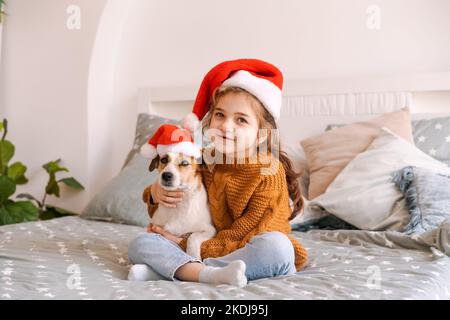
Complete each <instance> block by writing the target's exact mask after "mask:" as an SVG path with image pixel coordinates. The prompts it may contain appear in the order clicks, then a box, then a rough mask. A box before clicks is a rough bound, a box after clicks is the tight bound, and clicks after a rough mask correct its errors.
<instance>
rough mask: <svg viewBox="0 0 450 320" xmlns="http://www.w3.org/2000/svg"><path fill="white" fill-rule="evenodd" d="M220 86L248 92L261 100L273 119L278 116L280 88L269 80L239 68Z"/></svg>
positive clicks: (276, 118) (280, 99)
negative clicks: (237, 88)
mask: <svg viewBox="0 0 450 320" xmlns="http://www.w3.org/2000/svg"><path fill="white" fill-rule="evenodd" d="M222 87H223V88H226V87H239V88H242V89H244V90H246V91H248V92H250V93H251V94H253V95H254V96H255V97H257V98H258V99H259V100H260V101H261V103H262V104H263V105H264V107H265V108H266V109H267V111H269V112H270V114H271V115H272V116H273V118H274V119H275V121H276V120H278V118H279V117H280V111H281V102H282V96H281V90H280V88H278V87H277V86H276V85H275V84H274V83H273V82H271V81H270V80H266V79H263V78H258V77H256V76H254V75H252V74H251V73H250V72H248V71H245V70H239V71H236V72H235V73H234V74H233V75H232V76H231V77H229V78H228V79H227V80H225V81H224V82H223V83H222V85H221V88H222Z"/></svg>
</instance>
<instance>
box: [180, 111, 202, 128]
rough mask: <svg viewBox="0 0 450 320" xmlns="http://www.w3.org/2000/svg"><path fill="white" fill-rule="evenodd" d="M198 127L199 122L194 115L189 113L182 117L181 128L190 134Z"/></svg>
mask: <svg viewBox="0 0 450 320" xmlns="http://www.w3.org/2000/svg"><path fill="white" fill-rule="evenodd" d="M199 125H200V120H198V117H197V115H196V114H195V113H193V112H191V113H189V114H187V115H186V116H184V118H183V128H184V129H186V130H189V131H190V132H194V131H195V130H197V129H198V127H199Z"/></svg>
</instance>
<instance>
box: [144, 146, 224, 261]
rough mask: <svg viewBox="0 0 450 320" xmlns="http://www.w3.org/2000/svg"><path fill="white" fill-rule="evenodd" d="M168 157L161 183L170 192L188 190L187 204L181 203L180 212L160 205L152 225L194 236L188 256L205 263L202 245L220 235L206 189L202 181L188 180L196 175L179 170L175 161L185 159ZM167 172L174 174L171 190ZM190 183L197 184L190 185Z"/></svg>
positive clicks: (189, 239)
mask: <svg viewBox="0 0 450 320" xmlns="http://www.w3.org/2000/svg"><path fill="white" fill-rule="evenodd" d="M168 156H169V159H170V160H169V162H168V163H167V164H166V165H165V166H164V167H163V168H162V169H161V167H162V166H158V170H159V172H160V175H159V183H160V185H161V187H162V188H163V189H167V190H175V189H179V188H181V189H184V196H183V200H182V201H181V202H179V203H177V206H176V208H167V207H165V206H163V205H159V206H158V209H157V210H156V211H155V213H154V215H153V218H152V223H153V224H156V225H159V226H161V227H163V228H164V230H166V231H168V232H170V233H172V234H174V235H177V236H182V235H184V234H186V233H192V234H191V235H190V236H189V238H188V241H187V247H186V253H187V254H189V255H190V256H192V257H194V258H196V259H200V260H201V244H202V242H203V241H205V240H208V239H211V238H212V237H214V236H215V234H216V229H215V228H214V225H213V222H212V219H211V214H210V211H209V204H208V196H207V193H206V189H205V187H204V185H203V182H202V180H201V179H186V177H184V176H186V175H191V176H192V175H194V174H195V172H192V171H190V172H187V173H186V171H183V172H182V171H181V170H180V169H179V165H178V164H177V163H175V160H174V159H181V158H183V156H182V155H180V154H175V153H169V154H168ZM184 158H185V157H184ZM187 170H195V168H194V166H190V167H188V169H187ZM165 172H171V173H172V174H173V177H174V178H173V182H172V185H171V186H164V183H163V179H162V175H163V173H165ZM190 180H193V181H191V182H189V181H190Z"/></svg>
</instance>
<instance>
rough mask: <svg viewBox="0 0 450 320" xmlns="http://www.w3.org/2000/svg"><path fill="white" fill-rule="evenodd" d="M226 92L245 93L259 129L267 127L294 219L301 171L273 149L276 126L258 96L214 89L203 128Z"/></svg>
mask: <svg viewBox="0 0 450 320" xmlns="http://www.w3.org/2000/svg"><path fill="white" fill-rule="evenodd" d="M228 93H234V94H246V95H247V97H248V98H250V101H251V105H252V107H253V108H254V110H255V113H256V115H257V117H258V122H259V129H267V140H266V141H267V150H268V151H269V152H271V153H275V152H274V151H276V152H277V153H278V155H279V160H280V162H281V163H282V164H283V167H284V171H285V172H286V182H287V186H288V191H289V197H290V198H291V199H292V201H293V203H294V208H293V210H292V215H291V217H290V218H289V219H290V220H292V219H294V218H295V217H296V216H297V215H298V214H299V213H301V212H302V210H303V206H304V201H303V197H302V193H301V189H300V185H299V183H298V178H299V177H301V176H302V174H303V173H302V172H300V173H298V172H295V171H294V170H293V168H292V163H291V160H290V159H289V158H288V156H287V154H286V153H285V152H284V151H282V150H281V148H278V149H277V150H275V148H277V147H278V146H273V145H272V137H271V129H278V128H277V125H276V122H275V120H274V118H273V116H272V115H271V114H270V112H269V111H267V109H266V108H264V106H263V105H262V104H261V102H260V101H259V100H258V98H256V97H255V96H254V95H253V94H251V93H250V92H248V91H246V90H244V89H242V88H239V87H227V88H225V89H221V90H219V89H216V90H215V91H214V94H213V95H212V99H211V101H210V103H209V112H208V113H207V114H206V116H205V119H204V121H202V122H203V124H204V127H203V129H205V127H206V126H208V125H209V124H210V123H211V117H212V114H213V112H214V108H215V106H216V105H217V103H218V101H219V99H220V98H221V97H223V96H224V95H226V94H228ZM278 145H279V143H278Z"/></svg>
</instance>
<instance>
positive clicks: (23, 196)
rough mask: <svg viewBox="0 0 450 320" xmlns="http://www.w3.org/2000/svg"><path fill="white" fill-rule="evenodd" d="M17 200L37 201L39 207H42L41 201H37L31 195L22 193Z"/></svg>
mask: <svg viewBox="0 0 450 320" xmlns="http://www.w3.org/2000/svg"><path fill="white" fill-rule="evenodd" d="M16 198H17V199H28V200H34V201H36V202H37V203H38V204H39V205H40V201H39V200H38V199H36V198H35V197H33V196H32V195H31V194H29V193H21V194H18V195H17V196H16Z"/></svg>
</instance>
